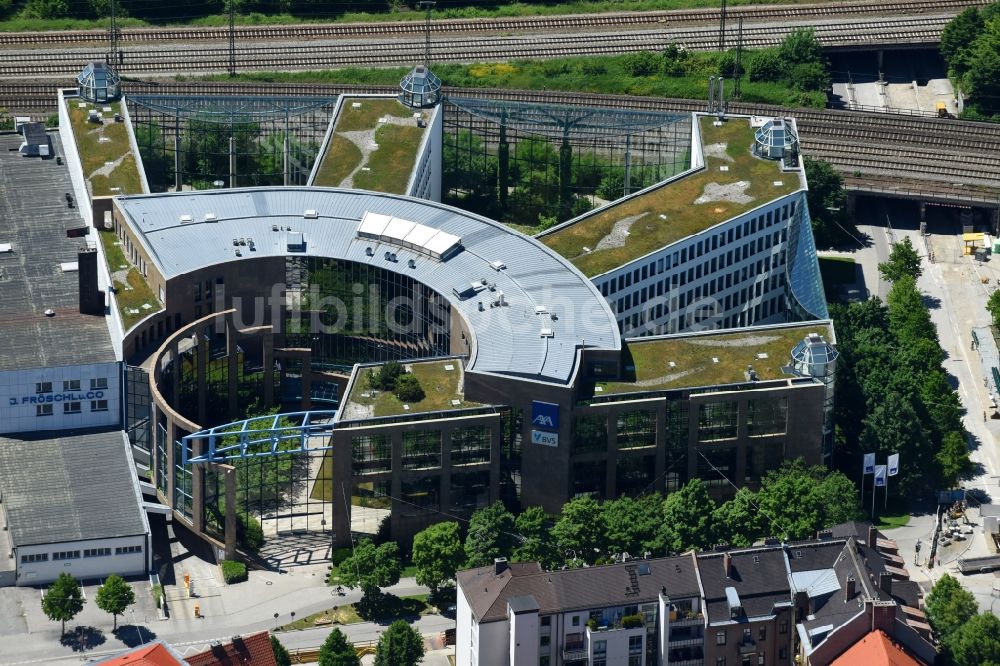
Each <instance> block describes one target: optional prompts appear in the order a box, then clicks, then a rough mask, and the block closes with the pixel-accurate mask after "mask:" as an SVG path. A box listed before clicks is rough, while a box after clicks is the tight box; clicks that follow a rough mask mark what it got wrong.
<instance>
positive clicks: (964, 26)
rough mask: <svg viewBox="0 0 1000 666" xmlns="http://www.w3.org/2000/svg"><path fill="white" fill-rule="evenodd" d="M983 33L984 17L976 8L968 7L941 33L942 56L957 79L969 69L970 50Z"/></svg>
mask: <svg viewBox="0 0 1000 666" xmlns="http://www.w3.org/2000/svg"><path fill="white" fill-rule="evenodd" d="M982 31H983V17H982V16H981V15H980V14H979V9H977V8H976V7H967V8H966V9H965V10H963V11H962V13H960V14H959V15H958V16H956V17H955V18H953V19H952V20H951V21H949V22H948V25H946V26H945V27H944V30H942V31H941V55H942V56H944V59H945V62H947V63H948V68H949V69H950V70H951V71H952V72H953V73H954V75H955V76H956V77H961V76H962V75H963V74H965V72H966V71H968V69H969V50H970V48H971V47H972V45H973V44H974V43H975V42H976V39H977V38H978V37H979V35H980V34H981V33H982Z"/></svg>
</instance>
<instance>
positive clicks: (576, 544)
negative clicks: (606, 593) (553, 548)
mask: <svg viewBox="0 0 1000 666" xmlns="http://www.w3.org/2000/svg"><path fill="white" fill-rule="evenodd" d="M605 532H606V528H605V525H604V521H603V516H602V512H601V506H600V505H599V504H598V503H597V501H596V500H594V499H593V498H590V497H577V498H575V499H572V500H570V501H569V502H567V503H566V504H564V505H563V509H562V513H561V514H560V516H559V520H557V521H556V524H555V525H554V526H553V527H552V536H553V538H555V540H556V544H557V545H558V547H559V549H560V550H561V551H562V552H563V554H565V555H566V556H567V558H569V557H573V555H572V553H575V554H576V555H575V558H577V559H580V560H582V561H584V562H586V563H587V564H594V563H595V562H597V560H598V559H601V558H602V557H604V556H605V555H607V554H608V552H607V550H608V542H607V539H606V538H605ZM570 551H572V553H570Z"/></svg>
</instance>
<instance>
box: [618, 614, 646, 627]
mask: <svg viewBox="0 0 1000 666" xmlns="http://www.w3.org/2000/svg"><path fill="white" fill-rule="evenodd" d="M645 623H646V619H645V618H644V617H643V616H642V613H636V614H635V615H626V616H625V617H623V618H622V629H635V628H636V627H641V626H643V625H644V624H645Z"/></svg>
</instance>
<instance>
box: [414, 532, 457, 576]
mask: <svg viewBox="0 0 1000 666" xmlns="http://www.w3.org/2000/svg"><path fill="white" fill-rule="evenodd" d="M464 563H465V549H464V548H463V547H462V539H461V536H460V534H459V528H458V523H456V522H446V523H435V524H434V525H431V526H430V527H428V528H427V529H425V530H423V531H421V532H418V533H417V534H416V535H415V536H414V537H413V564H414V566H416V568H417V584H418V585H426V586H427V587H429V588H431V593H436V592H437V590H438V588H440V587H441V586H443V585H446V584H447V583H449V582H450V581H452V580H454V578H455V572H456V571H458V568H459V567H461V566H462V565H463V564H464Z"/></svg>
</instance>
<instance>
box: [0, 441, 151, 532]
mask: <svg viewBox="0 0 1000 666" xmlns="http://www.w3.org/2000/svg"><path fill="white" fill-rule="evenodd" d="M127 447H128V442H127V441H126V439H125V435H124V434H123V433H122V432H121V431H119V430H103V431H96V430H76V431H62V432H39V433H28V434H25V435H18V436H17V437H0V490H2V491H3V503H4V507H5V508H6V510H7V522H8V528H9V532H10V535H11V541H13V545H14V546H15V547H20V546H33V545H43V544H52V543H64V542H68V541H84V540H90V539H110V538H114V537H124V536H136V535H141V534H145V533H146V531H147V527H146V525H147V523H146V519H145V516H144V515H143V509H142V506H141V504H140V494H139V486H138V480H137V478H136V475H135V469H134V468H133V467H132V466H131V464H130V463H131V457H130V456H129V455H128V450H127Z"/></svg>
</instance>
